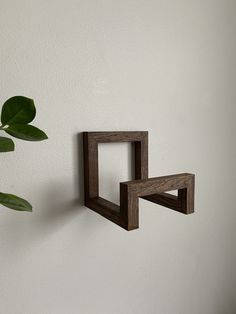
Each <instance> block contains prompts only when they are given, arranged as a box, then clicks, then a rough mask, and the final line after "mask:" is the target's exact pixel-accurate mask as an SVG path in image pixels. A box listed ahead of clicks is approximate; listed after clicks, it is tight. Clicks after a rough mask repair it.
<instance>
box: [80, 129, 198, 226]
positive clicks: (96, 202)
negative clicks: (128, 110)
mask: <svg viewBox="0 0 236 314" xmlns="http://www.w3.org/2000/svg"><path fill="white" fill-rule="evenodd" d="M113 142H132V143H134V147H135V149H134V152H135V158H134V160H135V174H134V176H135V180H132V181H127V182H122V183H120V206H118V205H116V204H114V203H112V202H110V201H108V200H106V199H104V198H102V197H99V173H98V144H99V143H113ZM83 146H84V190H85V206H87V207H88V208H90V209H92V210H94V211H95V212H97V213H99V214H100V215H102V216H103V217H105V218H107V219H109V220H110V221H112V222H114V223H115V224H117V225H119V226H121V227H122V228H124V229H126V230H133V229H137V228H138V227H139V208H138V199H139V197H141V198H143V199H145V200H148V201H150V202H153V203H156V204H159V205H162V206H165V207H168V208H171V209H173V210H176V211H178V212H181V213H184V214H190V213H192V212H193V211H194V175H193V174H188V173H182V174H177V175H170V176H164V177H155V178H148V132H147V131H132V132H84V133H83ZM172 190H178V196H174V195H171V194H168V193H166V192H168V191H172Z"/></svg>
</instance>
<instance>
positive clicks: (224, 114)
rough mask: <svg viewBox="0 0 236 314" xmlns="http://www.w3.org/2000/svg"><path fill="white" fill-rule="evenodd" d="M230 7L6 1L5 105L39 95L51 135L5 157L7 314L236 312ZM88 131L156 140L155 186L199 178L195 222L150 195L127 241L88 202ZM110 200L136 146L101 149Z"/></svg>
mask: <svg viewBox="0 0 236 314" xmlns="http://www.w3.org/2000/svg"><path fill="white" fill-rule="evenodd" d="M235 31H236V3H235V1H233V0H232V1H229V0H198V1H194V0H176V1H166V0H163V1H162V0H148V1H147V0H119V1H118V0H86V1H85V0H83V1H82V0H77V1H75V0H69V1H66V0H57V1H55V0H51V1H46V0H41V1H36V0H21V1H16V0H1V1H0V42H1V54H0V69H1V78H0V82H1V95H0V101H1V102H4V101H5V100H6V99H7V98H8V97H10V96H13V95H26V96H28V97H32V98H34V100H35V103H36V105H37V109H38V114H37V118H36V121H35V125H38V126H40V127H41V128H42V129H44V130H45V131H46V132H47V134H48V136H49V140H48V141H45V142H40V143H28V142H23V141H20V140H19V141H16V151H15V152H14V153H8V154H1V156H0V158H1V163H0V172H1V179H0V187H1V190H2V191H3V192H12V193H15V194H18V195H21V196H22V197H25V198H27V199H29V201H30V202H31V203H32V204H33V205H34V212H33V213H32V214H29V213H18V212H14V211H11V210H8V209H5V208H0V252H1V253H0V313H4V314H78V313H81V314H111V313H112V314H190V313H191V314H199V313H201V314H234V313H236V302H235V300H236V252H235V237H236V231H235V223H236V211H235V204H234V191H235V188H236V184H235V182H236V169H235V157H236V149H235V135H234V134H235V131H236V130H235V116H236V108H235V101H236V92H235V90H236V89H235V80H236V67H235V62H236V61H235V55H236V39H235V38H236V37H235ZM84 130H87V131H89V130H148V131H149V136H150V146H149V152H150V157H149V162H150V176H158V175H165V174H172V173H178V172H183V171H184V172H185V171H186V172H194V173H196V213H195V214H194V215H191V216H187V217H186V216H184V215H180V214H178V213H176V212H172V211H171V210H168V209H165V208H163V207H160V206H156V205H154V204H151V203H148V202H145V201H144V200H140V229H139V230H137V231H133V232H130V233H129V232H125V231H124V230H122V229H120V228H119V227H118V226H116V225H114V224H112V223H111V222H109V221H107V220H105V219H104V218H102V217H100V216H98V215H97V214H96V213H94V212H92V211H90V210H89V209H87V208H85V207H83V193H82V183H83V169H82V161H81V146H80V144H81V141H80V140H78V136H77V134H78V133H79V132H81V131H84ZM100 153H101V160H100V168H101V193H102V194H103V195H104V196H106V197H108V198H110V199H114V200H116V199H117V197H118V185H117V183H118V182H119V181H120V180H126V179H127V178H128V177H129V176H130V170H129V165H130V148H129V146H128V145H125V144H117V145H113V144H111V145H110V146H109V145H101V147H100Z"/></svg>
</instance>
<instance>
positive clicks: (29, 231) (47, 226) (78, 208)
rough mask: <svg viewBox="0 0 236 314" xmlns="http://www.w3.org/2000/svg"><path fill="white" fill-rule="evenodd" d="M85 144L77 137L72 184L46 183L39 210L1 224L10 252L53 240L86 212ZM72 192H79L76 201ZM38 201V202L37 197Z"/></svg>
mask: <svg viewBox="0 0 236 314" xmlns="http://www.w3.org/2000/svg"><path fill="white" fill-rule="evenodd" d="M82 141H83V138H82V133H80V134H77V135H74V137H73V165H72V173H73V175H74V177H72V178H71V179H72V180H71V181H72V182H71V181H70V182H66V181H65V180H63V178H61V181H60V182H59V180H57V181H56V182H53V181H51V182H47V183H45V184H44V187H43V189H42V190H41V192H40V193H41V200H40V203H38V205H37V204H36V205H35V206H34V207H35V211H34V212H33V213H32V214H30V213H22V212H14V213H13V215H7V216H6V217H5V219H4V222H2V223H1V224H0V233H4V238H6V239H8V240H7V241H8V244H9V250H11V248H13V247H14V249H17V250H21V249H22V245H23V246H24V248H25V246H27V245H31V246H32V242H34V241H41V240H42V239H43V238H45V237H47V238H48V237H50V236H51V235H53V234H54V233H55V232H56V231H57V230H60V229H62V228H63V227H64V226H65V225H67V224H68V223H70V221H72V220H74V219H76V217H78V215H79V214H81V212H82V211H85V210H86V208H85V207H83V205H84V184H83V145H82ZM71 189H75V191H74V193H73V195H75V196H76V197H75V198H74V199H71V194H72V193H71ZM35 199H37V195H36V196H35ZM38 202H39V201H38ZM6 210H8V209H6ZM76 220H77V219H76ZM77 221H78V220H77ZM9 242H10V243H9ZM11 244H12V245H11Z"/></svg>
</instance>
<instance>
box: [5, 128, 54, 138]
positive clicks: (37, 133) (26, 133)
mask: <svg viewBox="0 0 236 314" xmlns="http://www.w3.org/2000/svg"><path fill="white" fill-rule="evenodd" d="M4 131H5V132H7V133H8V134H10V135H12V136H14V137H17V138H20V139H22V140H25V141H43V140H46V139H47V138H48V137H47V135H46V134H45V133H44V132H43V131H42V130H40V129H38V128H36V127H35V126H33V125H29V124H26V125H23V124H12V125H9V127H8V128H6V129H4Z"/></svg>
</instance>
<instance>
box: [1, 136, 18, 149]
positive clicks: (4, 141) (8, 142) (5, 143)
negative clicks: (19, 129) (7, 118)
mask: <svg viewBox="0 0 236 314" xmlns="http://www.w3.org/2000/svg"><path fill="white" fill-rule="evenodd" d="M14 148H15V145H14V142H13V140H12V139H10V138H8V137H3V136H0V153H3V152H11V151H13V150H14Z"/></svg>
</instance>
